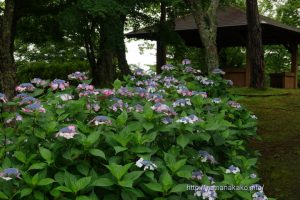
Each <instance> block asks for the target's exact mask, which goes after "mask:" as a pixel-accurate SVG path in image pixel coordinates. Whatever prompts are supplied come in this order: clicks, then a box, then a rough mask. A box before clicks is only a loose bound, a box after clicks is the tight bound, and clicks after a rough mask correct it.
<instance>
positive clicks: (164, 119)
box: [161, 117, 173, 124]
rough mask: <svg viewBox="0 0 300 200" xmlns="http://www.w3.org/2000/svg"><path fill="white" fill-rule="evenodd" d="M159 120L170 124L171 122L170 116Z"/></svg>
mask: <svg viewBox="0 0 300 200" xmlns="http://www.w3.org/2000/svg"><path fill="white" fill-rule="evenodd" d="M161 121H162V123H164V124H171V123H172V122H173V119H172V118H171V117H165V118H163V119H162V120H161Z"/></svg>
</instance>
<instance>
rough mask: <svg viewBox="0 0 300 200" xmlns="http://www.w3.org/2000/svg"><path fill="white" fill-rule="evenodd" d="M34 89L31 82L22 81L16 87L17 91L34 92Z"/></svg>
mask: <svg viewBox="0 0 300 200" xmlns="http://www.w3.org/2000/svg"><path fill="white" fill-rule="evenodd" d="M34 89H35V87H34V86H33V85H32V84H31V83H22V84H20V85H18V86H17V87H16V91H17V92H32V91H33V90H34Z"/></svg>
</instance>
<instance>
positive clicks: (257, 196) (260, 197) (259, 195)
mask: <svg viewBox="0 0 300 200" xmlns="http://www.w3.org/2000/svg"><path fill="white" fill-rule="evenodd" d="M252 197H253V200H268V197H267V196H266V195H265V194H264V192H262V191H258V192H255V193H254V194H253V195H252Z"/></svg>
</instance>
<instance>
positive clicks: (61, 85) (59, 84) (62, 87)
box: [50, 79, 70, 90]
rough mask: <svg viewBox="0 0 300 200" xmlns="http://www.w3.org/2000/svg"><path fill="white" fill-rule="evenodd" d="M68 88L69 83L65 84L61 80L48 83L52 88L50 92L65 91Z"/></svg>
mask: <svg viewBox="0 0 300 200" xmlns="http://www.w3.org/2000/svg"><path fill="white" fill-rule="evenodd" d="M69 86H70V84H69V82H66V81H65V80H61V79H55V80H54V81H52V82H51V83H50V87H51V88H52V90H57V89H60V90H65V89H66V88H67V87H69Z"/></svg>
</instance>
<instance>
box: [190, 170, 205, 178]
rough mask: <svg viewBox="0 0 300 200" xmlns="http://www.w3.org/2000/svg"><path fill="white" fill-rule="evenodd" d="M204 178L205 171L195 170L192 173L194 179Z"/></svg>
mask: <svg viewBox="0 0 300 200" xmlns="http://www.w3.org/2000/svg"><path fill="white" fill-rule="evenodd" d="M202 178H203V172H202V171H201V170H199V171H193V173H192V179H194V180H202Z"/></svg>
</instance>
